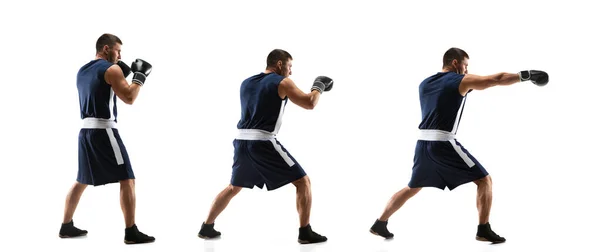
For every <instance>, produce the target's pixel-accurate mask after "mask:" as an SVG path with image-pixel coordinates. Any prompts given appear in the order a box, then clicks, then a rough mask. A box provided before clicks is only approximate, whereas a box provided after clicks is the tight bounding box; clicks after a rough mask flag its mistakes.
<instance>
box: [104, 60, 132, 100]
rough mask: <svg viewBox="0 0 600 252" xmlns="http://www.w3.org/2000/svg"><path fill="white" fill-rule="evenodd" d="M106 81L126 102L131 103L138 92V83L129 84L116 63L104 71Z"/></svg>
mask: <svg viewBox="0 0 600 252" xmlns="http://www.w3.org/2000/svg"><path fill="white" fill-rule="evenodd" d="M104 79H105V80H106V83H108V84H109V85H111V86H112V89H113V91H114V92H115V94H116V95H117V96H118V97H119V99H121V100H122V101H123V102H124V103H126V104H130V105H131V104H133V102H134V101H135V99H136V98H137V96H138V93H139V92H140V87H141V86H140V85H137V84H131V85H130V84H129V83H127V80H126V79H125V76H124V75H123V71H122V70H121V68H120V67H119V66H118V65H113V66H111V67H109V68H108V70H106V73H104Z"/></svg>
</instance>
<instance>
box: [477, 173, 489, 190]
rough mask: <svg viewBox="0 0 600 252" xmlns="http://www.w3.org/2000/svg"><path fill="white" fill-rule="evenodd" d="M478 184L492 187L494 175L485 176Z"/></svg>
mask: <svg viewBox="0 0 600 252" xmlns="http://www.w3.org/2000/svg"><path fill="white" fill-rule="evenodd" d="M477 185H478V186H482V187H490V188H491V187H492V177H491V176H489V175H488V176H485V177H484V178H482V179H480V180H478V181H477Z"/></svg>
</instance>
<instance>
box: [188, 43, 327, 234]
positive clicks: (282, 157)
mask: <svg viewBox="0 0 600 252" xmlns="http://www.w3.org/2000/svg"><path fill="white" fill-rule="evenodd" d="M292 60H293V59H292V56H291V55H290V54H289V53H288V52H286V51H284V50H281V49H275V50H273V51H271V52H270V53H269V55H268V56H267V67H266V70H265V71H263V72H261V73H259V74H256V75H253V76H251V77H249V78H247V79H245V80H244V81H243V82H242V84H241V87H240V101H241V112H242V113H241V119H240V120H239V122H238V124H237V128H238V129H239V135H238V136H237V137H236V138H235V139H234V140H233V147H234V157H233V158H234V161H233V166H232V175H231V180H230V184H229V185H227V187H226V188H225V189H223V190H222V191H221V192H220V193H219V194H218V195H217V196H216V198H215V200H214V202H213V204H212V207H211V209H210V211H209V213H208V217H207V218H206V220H205V221H204V222H203V223H202V227H201V229H200V232H198V236H199V237H201V238H204V239H210V238H216V237H219V236H220V235H221V233H220V232H219V231H216V230H215V229H214V221H215V219H216V218H217V216H218V215H219V214H220V213H221V212H222V211H223V210H224V209H225V208H226V207H227V204H229V202H230V201H231V199H232V198H233V197H234V196H235V195H237V194H238V193H239V192H240V191H241V190H242V188H249V189H252V188H254V186H256V187H258V188H261V189H262V188H263V186H266V189H267V191H272V190H276V189H278V188H280V187H283V186H285V185H287V184H289V183H291V184H293V185H294V186H295V187H296V208H297V211H298V215H299V218H300V228H299V234H298V242H299V243H301V244H308V243H319V242H325V241H327V237H325V236H322V235H320V234H318V233H316V232H314V231H312V228H311V225H310V221H309V219H310V210H311V209H310V208H311V203H312V196H311V186H310V180H309V177H308V175H307V174H306V172H305V171H304V169H303V168H302V166H301V165H300V164H299V163H298V161H296V159H294V157H292V155H291V154H290V153H289V152H288V151H287V150H286V149H285V148H284V147H283V145H282V144H281V143H280V142H279V141H278V140H277V138H276V135H277V133H278V131H279V128H280V127H281V122H282V118H283V112H284V109H285V106H286V104H287V101H288V99H289V100H290V101H292V102H293V103H294V104H296V105H298V106H300V107H302V108H304V109H313V108H314V107H315V106H316V105H317V103H318V101H319V98H320V96H321V94H322V93H323V92H327V91H330V90H331V89H332V87H333V80H332V79H331V78H329V77H326V76H319V77H317V78H316V79H315V80H314V82H313V86H312V88H311V91H310V93H305V92H303V91H302V90H300V89H299V88H298V87H297V86H296V84H295V83H294V82H293V81H292V80H291V79H290V78H289V76H290V75H291V74H292Z"/></svg>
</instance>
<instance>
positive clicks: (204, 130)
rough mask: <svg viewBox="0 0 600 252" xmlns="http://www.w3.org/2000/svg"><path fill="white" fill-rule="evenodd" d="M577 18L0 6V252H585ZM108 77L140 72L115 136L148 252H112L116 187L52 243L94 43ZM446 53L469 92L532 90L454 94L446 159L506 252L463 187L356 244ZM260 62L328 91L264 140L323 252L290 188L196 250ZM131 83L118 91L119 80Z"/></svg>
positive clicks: (588, 150)
mask: <svg viewBox="0 0 600 252" xmlns="http://www.w3.org/2000/svg"><path fill="white" fill-rule="evenodd" d="M593 10H594V9H593V8H591V4H588V3H584V2H583V1H569V2H568V3H563V2H561V3H549V2H547V1H501V2H500V1H498V2H494V3H492V2H478V1H453V2H446V1H436V2H432V1H426V2H415V1H413V2H406V3H399V2H397V1H368V2H366V1H335V2H334V1H219V2H208V1H206V2H204V1H203V2H194V1H167V2H164V1H160V2H158V1H157V2H150V1H103V2H87V1H86V2H81V1H71V2H67V1H11V2H3V3H2V4H1V7H0V21H1V23H2V26H1V31H2V39H0V43H1V47H0V48H2V49H3V51H2V54H1V55H2V60H1V61H0V64H1V67H0V69H1V74H0V83H1V85H2V91H0V94H1V99H0V107H1V109H0V114H1V116H2V118H3V119H2V123H1V124H0V127H1V129H0V132H1V135H0V136H1V138H0V147H1V150H0V169H1V172H0V180H2V183H0V192H1V193H0V197H1V201H0V202H2V206H1V207H0V211H1V214H0V223H1V224H0V225H1V226H2V228H0V241H1V242H0V250H1V251H28V250H29V249H52V250H54V249H57V250H61V251H81V250H86V251H107V250H111V251H165V250H166V249H173V250H176V251H210V252H228V251H240V250H244V251H315V252H317V251H348V250H350V249H352V251H372V252H384V251H400V250H402V249H404V250H405V251H406V250H410V251H435V250H439V249H442V248H443V249H444V250H447V251H448V250H449V251H481V250H484V251H521V250H523V251H525V250H532V249H535V250H540V251H541V250H543V249H548V248H560V249H566V248H569V249H573V250H582V249H585V248H591V246H594V244H593V243H592V240H594V239H596V237H597V235H598V231H597V230H595V227H596V226H597V225H599V224H600V221H599V219H598V217H597V213H598V211H599V210H600V208H599V207H598V206H597V198H598V197H597V194H598V188H597V187H596V181H597V176H598V168H600V167H599V166H598V164H597V163H596V162H597V161H596V160H597V155H598V154H597V152H598V146H597V143H598V140H599V139H598V135H597V134H595V131H596V126H597V123H596V117H597V115H598V108H599V106H598V102H597V99H596V95H597V94H598V91H599V90H600V89H599V88H598V87H597V85H598V84H599V83H598V81H597V80H596V78H595V74H596V72H597V69H598V63H597V59H598V57H599V56H600V53H599V52H598V49H597V47H596V46H597V45H598V42H600V41H598V38H597V37H596V36H595V35H594V34H593V32H592V31H593V30H594V29H595V28H594V24H597V23H598V22H599V21H600V20H599V18H598V17H594V15H593V14H595V13H594V11H593ZM105 32H108V33H112V34H115V35H117V36H119V37H120V38H121V39H122V40H123V46H122V58H123V60H124V61H125V62H128V63H130V62H131V61H133V60H134V59H135V58H142V59H144V60H146V61H148V62H150V63H151V64H152V65H153V66H154V68H153V71H152V73H151V74H150V76H149V77H148V80H147V82H146V85H144V87H143V88H142V90H141V92H140V94H139V97H138V99H137V100H136V102H135V103H134V104H133V105H131V106H130V105H126V104H124V103H122V102H121V101H119V103H118V112H119V115H118V119H119V125H118V127H119V132H120V134H121V136H122V139H123V141H124V143H125V146H126V147H127V151H128V152H129V155H130V158H131V161H132V165H133V169H134V172H135V174H136V177H137V181H136V190H137V217H136V222H137V224H138V226H139V227H140V230H141V231H142V232H145V233H147V234H149V235H153V236H155V237H156V238H157V240H156V242H155V243H154V244H146V245H134V246H126V245H124V244H123V243H122V239H123V235H124V233H123V229H124V222H123V217H122V213H121V209H120V206H119V198H118V197H119V193H118V192H119V186H118V185H117V184H114V185H107V186H102V187H97V188H93V187H88V189H87V190H86V191H85V193H84V195H83V197H82V199H81V201H80V204H79V207H78V209H77V211H76V213H75V217H74V221H75V224H76V225H77V226H80V227H81V228H83V229H87V230H88V231H89V232H90V233H89V234H88V236H87V237H86V238H84V239H74V240H62V239H59V238H58V230H59V227H60V222H61V220H62V212H63V207H64V199H65V197H66V193H67V191H68V189H69V187H70V186H71V185H72V183H73V182H74V181H75V178H76V174H77V135H78V131H79V128H80V126H81V121H80V118H79V108H78V106H79V104H78V102H79V101H78V98H77V89H76V86H75V76H76V73H77V70H78V69H79V67H81V66H82V65H83V64H85V63H87V62H89V61H90V60H92V59H93V58H94V45H95V42H96V39H97V38H98V37H99V36H100V35H101V34H102V33H105ZM450 47H459V48H462V49H464V50H466V51H467V53H469V55H470V56H471V57H470V58H471V59H470V65H469V72H470V73H473V74H479V75H487V74H494V73H497V72H517V71H520V70H527V69H538V70H544V71H547V72H548V73H549V75H550V83H549V84H548V85H547V86H545V87H537V86H535V85H533V84H531V83H529V82H525V83H520V84H516V85H513V86H509V87H495V88H492V89H489V90H485V91H474V92H472V93H471V94H469V96H468V98H467V101H466V107H465V110H464V113H463V117H462V121H461V124H460V127H459V130H458V140H459V141H460V142H461V143H462V144H463V145H464V146H465V147H466V148H467V149H468V150H469V151H470V152H471V153H472V154H473V155H474V156H475V157H476V158H477V159H478V160H479V161H480V162H481V163H482V164H483V165H484V166H485V167H486V169H487V170H488V171H489V172H490V174H491V175H492V178H493V181H494V202H493V207H492V213H491V224H492V227H493V228H494V229H495V231H497V232H498V233H499V234H500V235H502V236H504V237H506V238H507V243H505V244H501V245H497V246H489V245H487V244H486V243H481V242H477V241H475V239H474V238H475V237H474V236H475V232H476V227H477V210H476V208H475V194H476V187H475V185H473V184H466V185H463V186H461V187H459V188H457V189H456V190H454V191H452V192H448V191H447V190H446V191H441V190H438V189H432V188H428V189H424V190H422V191H421V192H420V193H419V194H418V195H416V196H415V197H414V198H413V199H411V200H409V201H408V203H406V205H405V206H404V207H403V208H401V209H400V210H399V211H398V212H397V213H396V214H395V215H394V216H392V218H391V219H390V223H389V225H388V227H389V228H390V231H391V232H393V233H395V234H396V238H395V239H394V240H392V241H383V239H380V238H379V237H376V236H373V235H371V234H370V233H369V232H368V229H369V227H370V226H371V224H372V223H373V222H374V221H375V219H376V218H377V217H379V215H380V214H381V211H383V209H384V207H385V204H386V203H387V201H388V200H389V198H390V197H391V196H392V194H393V193H395V192H396V191H398V190H400V189H401V188H402V187H404V186H405V185H406V184H407V183H408V181H409V179H410V174H411V167H412V158H413V150H414V145H415V141H416V136H417V134H416V133H417V126H418V124H419V122H420V109H419V100H418V85H419V83H420V82H421V81H422V80H423V79H424V78H426V77H428V76H429V75H431V74H434V73H435V72H436V71H439V70H441V63H442V55H443V53H444V52H445V51H446V50H447V49H448V48H450ZM275 48H281V49H285V50H287V51H289V52H290V53H291V54H292V56H293V57H294V61H293V68H292V76H291V78H292V80H294V81H295V82H296V84H297V85H298V86H299V87H300V88H301V89H303V90H305V91H307V92H308V91H309V89H310V87H311V85H312V81H313V79H314V78H315V77H316V76H318V75H327V76H330V77H332V78H333V79H334V80H335V84H334V88H333V90H332V91H331V92H328V93H325V94H323V95H322V97H321V100H320V102H319V104H318V105H317V107H316V108H315V109H314V110H312V111H307V110H303V109H301V108H299V107H297V106H295V105H294V104H292V103H288V106H287V108H286V110H285V115H284V118H283V126H282V128H281V130H280V134H279V137H278V139H279V141H281V143H282V144H283V145H284V146H285V147H286V148H287V149H288V150H289V151H290V153H291V154H292V155H293V156H294V157H295V158H296V159H297V160H298V161H299V163H300V164H301V165H302V166H303V167H304V169H305V170H306V171H307V173H308V174H309V176H310V177H311V181H312V189H313V208H312V215H311V223H312V226H313V228H314V230H315V231H316V232H319V233H321V234H323V235H326V236H328V238H329V241H328V242H327V243H325V244H321V245H317V246H314V245H308V246H301V245H298V244H297V243H296V236H297V230H298V216H297V213H296V209H295V188H294V187H293V186H292V185H288V186H286V187H283V188H281V189H280V190H277V191H272V192H266V191H265V190H262V191H261V190H258V189H254V190H247V189H246V190H244V191H242V192H241V193H240V194H239V195H238V196H236V197H235V198H234V199H233V200H232V202H231V203H230V205H229V207H228V208H227V209H226V210H225V211H224V212H223V213H222V215H221V216H220V217H219V218H218V219H217V221H216V226H215V227H216V229H217V230H219V231H221V232H223V238H221V239H220V240H215V241H205V240H202V239H199V238H198V237H196V234H197V232H198V230H199V228H200V225H201V223H202V221H203V220H204V219H205V218H206V215H207V213H208V210H209V207H210V205H211V203H212V200H213V199H214V197H215V196H216V194H217V193H218V192H219V191H220V190H222V189H223V188H224V187H225V186H226V185H227V184H228V182H229V179H230V175H231V165H232V161H233V146H232V140H233V138H234V136H235V134H236V124H237V122H238V120H239V115H240V110H239V109H240V108H239V85H240V83H241V81H242V80H243V79H245V78H247V77H249V76H251V75H253V74H256V73H258V72H260V71H263V70H264V68H265V61H266V56H267V54H268V53H269V52H270V51H271V50H272V49H275ZM130 78H131V77H129V78H128V79H130Z"/></svg>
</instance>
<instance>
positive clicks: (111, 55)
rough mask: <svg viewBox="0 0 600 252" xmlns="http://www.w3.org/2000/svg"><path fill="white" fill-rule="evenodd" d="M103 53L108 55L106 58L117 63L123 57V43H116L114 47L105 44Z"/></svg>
mask: <svg viewBox="0 0 600 252" xmlns="http://www.w3.org/2000/svg"><path fill="white" fill-rule="evenodd" d="M102 54H104V56H105V57H106V60H108V61H110V62H112V63H117V62H119V60H120V59H121V44H119V43H116V44H115V45H114V46H113V47H109V46H108V45H105V46H104V48H102Z"/></svg>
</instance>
